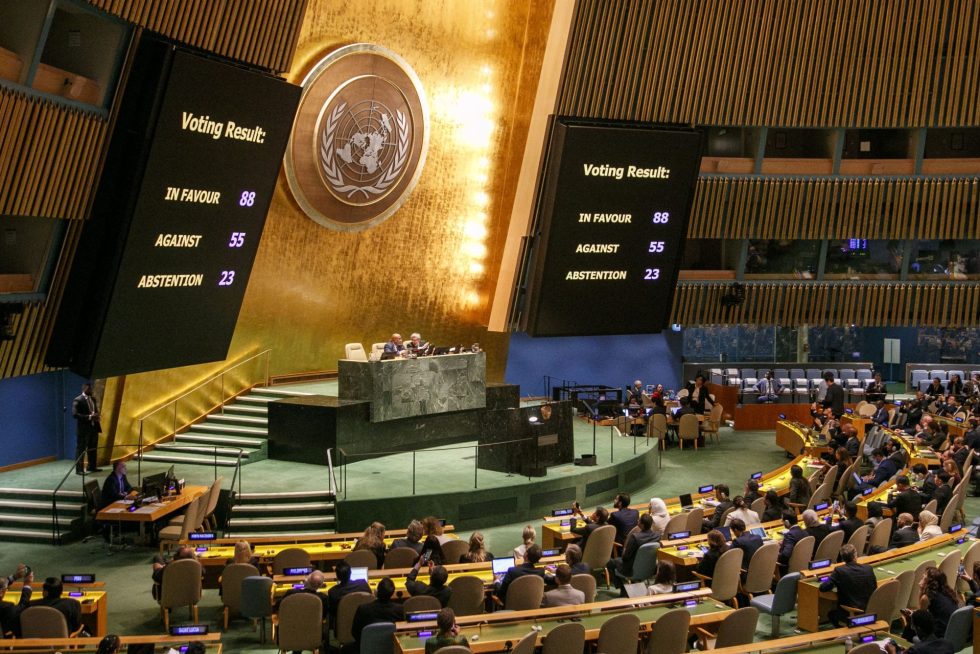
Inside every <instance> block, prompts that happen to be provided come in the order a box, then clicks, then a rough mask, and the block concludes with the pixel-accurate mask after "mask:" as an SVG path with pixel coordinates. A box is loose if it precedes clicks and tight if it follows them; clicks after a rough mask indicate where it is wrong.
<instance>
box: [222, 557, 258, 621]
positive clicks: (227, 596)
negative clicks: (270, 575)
mask: <svg viewBox="0 0 980 654" xmlns="http://www.w3.org/2000/svg"><path fill="white" fill-rule="evenodd" d="M258 575H259V571H258V569H257V568H256V567H255V566H254V565H252V564H251V563H231V564H229V565H226V566H225V569H224V570H223V571H222V572H221V603H222V604H224V605H225V606H227V607H228V610H229V611H232V612H235V613H237V612H238V611H239V609H240V608H241V605H242V581H243V580H244V579H245V578H246V577H257V576H258Z"/></svg>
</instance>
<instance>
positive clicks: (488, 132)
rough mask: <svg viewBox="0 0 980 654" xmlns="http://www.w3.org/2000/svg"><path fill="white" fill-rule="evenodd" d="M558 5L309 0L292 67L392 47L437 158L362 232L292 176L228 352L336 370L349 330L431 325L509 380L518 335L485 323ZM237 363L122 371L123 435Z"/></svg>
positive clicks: (112, 386)
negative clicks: (333, 221)
mask: <svg viewBox="0 0 980 654" xmlns="http://www.w3.org/2000/svg"><path fill="white" fill-rule="evenodd" d="M552 7H553V5H552V2H551V1H550V0H543V1H536V2H530V3H524V2H521V3H513V2H506V1H505V0H488V1H483V2H479V3H476V2H471V1H469V0H448V1H445V2H438V3H437V2H429V1H422V0H416V1H415V2H408V1H406V0H370V1H368V0H351V1H349V2H345V3H337V2H334V1H332V0H331V1H326V0H321V1H316V0H311V1H310V2H309V4H308V6H307V8H306V9H307V10H306V16H305V22H304V24H303V27H302V30H301V33H300V36H299V39H298V42H297V46H296V55H295V57H294V59H293V65H292V68H291V69H290V71H289V73H288V78H289V79H290V80H291V81H294V82H296V83H299V82H300V81H301V80H302V78H303V76H304V75H305V74H306V72H307V71H308V70H309V69H310V68H311V67H312V66H313V65H314V64H315V63H316V62H317V61H318V60H319V59H320V58H321V57H322V56H323V55H324V54H325V53H327V52H328V51H329V50H331V49H332V48H334V47H337V46H339V45H343V44H347V43H354V42H371V43H377V44H379V45H382V46H385V47H387V48H390V49H391V50H393V51H395V52H397V53H398V54H400V55H401V56H402V57H403V58H404V59H406V60H407V61H408V63H409V64H410V65H411V66H412V67H413V68H414V70H415V72H416V73H417V74H418V76H419V78H420V79H421V82H422V86H423V88H424V90H425V94H426V96H427V100H428V104H429V111H430V141H429V152H428V157H427V160H426V164H425V168H424V170H423V173H422V177H421V179H420V181H419V184H418V186H417V187H416V189H415V191H414V192H413V193H412V195H411V196H410V197H409V199H408V201H407V202H406V203H405V205H404V206H403V207H402V208H401V209H400V210H399V211H398V212H397V213H395V214H394V216H392V217H391V218H390V219H388V220H387V221H386V222H384V223H383V224H381V225H380V226H378V227H375V228H373V229H370V230H367V231H365V232H361V233H343V232H336V231H332V230H328V229H326V228H324V227H321V226H319V225H318V224H316V223H314V222H313V221H312V220H310V219H309V218H307V217H306V216H305V215H304V214H303V213H302V212H301V211H300V209H299V208H298V206H297V205H296V203H295V202H294V201H293V199H292V196H291V194H290V192H289V189H288V186H287V185H286V182H285V177H284V176H282V175H280V180H279V184H278V186H277V188H276V195H275V198H274V199H273V202H272V206H271V209H270V211H269V217H268V221H267V223H266V228H265V232H264V234H263V236H262V242H261V245H260V247H259V251H258V256H257V258H256V261H255V267H254V269H253V270H252V277H251V280H250V282H249V287H248V291H247V293H246V295H245V300H244V304H243V307H242V312H241V315H240V317H239V321H238V327H237V329H236V332H235V336H234V339H233V342H232V346H231V351H230V353H229V357H228V359H229V362H234V361H237V360H240V359H242V358H244V357H246V356H248V355H249V354H251V353H254V352H258V351H261V350H264V349H266V348H271V349H272V356H271V373H272V375H274V376H275V375H283V374H290V373H296V372H302V371H315V370H333V369H336V365H337V359H338V358H341V357H342V356H343V352H344V344H345V343H348V342H353V341H358V342H362V343H363V344H364V346H365V348H370V345H371V343H375V342H382V341H385V340H387V339H388V337H389V336H390V334H391V333H392V332H393V331H399V332H401V333H402V334H403V335H405V336H407V333H409V332H412V331H420V332H421V333H422V334H423V336H425V337H426V338H428V339H430V340H431V341H433V342H435V343H438V344H455V343H464V344H467V345H469V344H471V343H474V342H479V343H480V344H481V345H482V346H483V348H484V349H485V350H487V367H488V377H489V378H490V379H491V380H501V379H502V378H503V374H504V367H505V364H506V352H507V335H506V334H499V333H493V334H491V333H488V332H487V330H486V327H485V324H486V319H487V315H488V313H489V301H490V299H489V298H490V295H491V293H492V289H493V286H494V282H495V280H496V276H497V273H498V268H499V256H500V251H501V249H502V248H501V245H502V243H503V241H504V238H505V236H506V231H507V220H508V218H509V215H510V208H511V202H512V200H513V195H514V188H515V186H516V183H517V176H518V171H519V167H520V157H521V154H522V153H523V150H524V142H525V137H526V133H527V123H528V120H529V118H530V112H531V106H532V104H533V98H534V93H535V90H536V87H537V81H538V75H539V72H540V67H541V59H542V56H543V51H544V47H545V42H546V37H547V33H548V28H549V24H550V19H551V12H552ZM223 365H224V364H220V365H209V366H194V367H189V368H181V369H175V370H168V371H162V372H155V373H144V374H139V375H130V376H128V377H127V378H126V379H125V380H110V383H109V384H108V385H107V391H106V399H105V401H104V406H105V407H106V408H107V411H108V410H110V409H111V407H112V406H113V405H114V404H115V405H116V407H117V409H116V415H117V416H118V417H119V418H118V424H117V425H116V432H117V435H116V442H117V443H122V442H125V441H128V440H131V438H132V437H133V436H134V435H135V433H136V431H135V428H134V425H135V418H136V417H137V416H139V415H140V414H142V413H144V412H146V411H148V410H150V409H152V408H154V407H155V406H157V405H158V404H160V403H161V401H163V400H166V399H169V398H170V397H173V396H174V395H177V394H178V393H179V392H181V391H182V390H183V389H186V388H189V387H190V386H192V385H193V384H194V383H196V382H198V381H200V380H203V379H205V378H207V377H208V376H209V375H210V374H212V373H213V372H215V371H217V370H219V369H220V368H222V367H223ZM123 381H124V383H123ZM123 385H124V386H125V392H123V388H122V387H123Z"/></svg>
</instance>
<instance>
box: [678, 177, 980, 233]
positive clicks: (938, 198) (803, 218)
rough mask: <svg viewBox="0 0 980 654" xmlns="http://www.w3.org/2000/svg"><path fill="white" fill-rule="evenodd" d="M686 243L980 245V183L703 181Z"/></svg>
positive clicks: (974, 179)
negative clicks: (918, 241) (703, 240)
mask: <svg viewBox="0 0 980 654" xmlns="http://www.w3.org/2000/svg"><path fill="white" fill-rule="evenodd" d="M687 236H688V238H726V239H741V238H765V239H782V238H786V239H823V238H833V239H836V238H879V239H917V238H930V239H980V179H978V178H977V177H968V178H960V179H936V178H905V179H881V178H878V179H861V178H847V179H840V178H819V179H815V178H779V179H773V178H765V179H762V178H760V179H752V178H746V177H702V178H700V179H699V180H698V185H697V191H696V193H695V196H694V205H693V207H692V209H691V222H690V224H689V225H688V230H687Z"/></svg>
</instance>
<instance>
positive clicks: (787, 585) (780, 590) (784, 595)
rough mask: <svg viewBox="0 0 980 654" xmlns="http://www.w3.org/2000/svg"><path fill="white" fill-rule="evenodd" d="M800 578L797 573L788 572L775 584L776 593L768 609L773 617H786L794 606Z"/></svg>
mask: <svg viewBox="0 0 980 654" xmlns="http://www.w3.org/2000/svg"><path fill="white" fill-rule="evenodd" d="M752 558H753V559H754V558H755V557H752ZM800 576H801V575H800V573H799V572H790V573H788V574H785V575H783V576H782V577H781V578H780V579H779V581H778V582H776V592H775V593H773V597H772V608H771V609H770V611H771V612H772V614H773V615H786V614H787V613H789V612H790V611H792V610H793V607H795V606H796V587H797V586H798V585H799V582H800Z"/></svg>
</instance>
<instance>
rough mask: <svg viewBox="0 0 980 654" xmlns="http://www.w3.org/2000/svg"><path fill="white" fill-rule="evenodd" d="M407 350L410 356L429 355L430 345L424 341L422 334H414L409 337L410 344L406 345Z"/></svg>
mask: <svg viewBox="0 0 980 654" xmlns="http://www.w3.org/2000/svg"><path fill="white" fill-rule="evenodd" d="M405 349H406V350H408V353H409V354H414V355H415V356H423V355H425V354H428V353H429V344H428V343H427V342H426V341H423V340H422V334H419V333H418V332H412V335H411V336H409V337H408V343H405Z"/></svg>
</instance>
